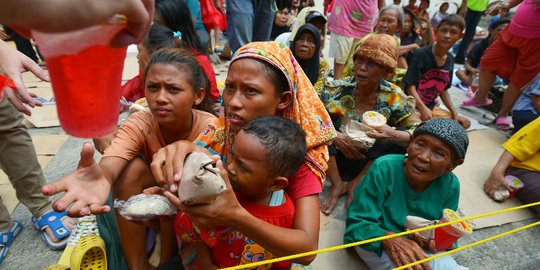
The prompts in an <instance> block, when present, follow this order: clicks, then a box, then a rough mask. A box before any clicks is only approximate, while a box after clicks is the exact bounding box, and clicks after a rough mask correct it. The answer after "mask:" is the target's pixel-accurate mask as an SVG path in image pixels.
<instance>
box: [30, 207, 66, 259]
mask: <svg viewBox="0 0 540 270" xmlns="http://www.w3.org/2000/svg"><path fill="white" fill-rule="evenodd" d="M66 217H67V216H66V212H65V211H64V212H62V213H59V212H56V211H50V212H48V213H46V214H44V215H42V216H41V217H40V218H38V219H36V218H35V217H33V218H32V222H33V223H34V225H35V226H36V228H37V229H38V230H39V231H41V238H42V239H43V241H45V244H47V246H49V248H50V249H52V250H62V249H64V248H65V247H66V244H67V242H68V238H69V237H68V236H69V235H70V234H71V230H70V229H68V228H66V226H64V224H62V219H64V218H66ZM47 228H50V229H51V230H52V232H53V233H54V236H56V238H57V239H60V241H59V242H54V241H52V239H51V238H50V237H49V235H48V234H47V232H45V229H47Z"/></svg>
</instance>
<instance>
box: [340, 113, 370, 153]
mask: <svg viewBox="0 0 540 270" xmlns="http://www.w3.org/2000/svg"><path fill="white" fill-rule="evenodd" d="M370 130H372V128H370V127H368V126H366V125H364V124H363V123H359V122H357V121H354V120H351V121H349V122H348V123H347V125H345V130H344V133H345V134H346V135H347V136H349V138H351V140H353V141H354V142H355V144H356V145H357V146H358V147H360V148H362V149H369V148H371V147H372V146H373V144H374V143H375V141H376V139H374V138H371V137H369V136H368V135H367V133H366V132H368V131H370Z"/></svg>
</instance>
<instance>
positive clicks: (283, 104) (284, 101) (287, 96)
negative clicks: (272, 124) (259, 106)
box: [278, 91, 293, 110]
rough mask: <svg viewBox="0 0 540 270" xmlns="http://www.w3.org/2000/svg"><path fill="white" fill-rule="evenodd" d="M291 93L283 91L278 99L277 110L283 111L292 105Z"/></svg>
mask: <svg viewBox="0 0 540 270" xmlns="http://www.w3.org/2000/svg"><path fill="white" fill-rule="evenodd" d="M292 98H293V97H292V92H291V91H285V92H283V93H282V94H281V97H280V99H279V104H278V109H279V110H284V109H285V108H287V106H289V105H290V104H291V103H292Z"/></svg>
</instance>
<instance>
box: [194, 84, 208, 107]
mask: <svg viewBox="0 0 540 270" xmlns="http://www.w3.org/2000/svg"><path fill="white" fill-rule="evenodd" d="M205 95H206V90H205V89H204V88H200V89H199V91H198V92H197V94H195V104H193V105H195V106H196V105H199V104H201V102H202V101H203V99H204V96H205Z"/></svg>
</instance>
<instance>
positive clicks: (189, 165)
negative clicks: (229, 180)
mask: <svg viewBox="0 0 540 270" xmlns="http://www.w3.org/2000/svg"><path fill="white" fill-rule="evenodd" d="M212 164H213V161H212V159H211V158H210V157H208V156H207V155H205V154H203V153H199V152H193V153H191V154H190V155H189V156H188V157H187V158H186V160H185V161H184V168H183V172H182V180H181V181H180V185H179V186H178V197H179V198H180V200H181V201H182V203H183V204H185V205H196V204H211V203H213V202H214V201H215V200H216V198H217V197H218V196H219V194H221V193H222V192H224V191H225V190H227V188H226V185H225V182H224V181H223V179H222V178H221V176H219V169H218V168H215V167H213V166H212Z"/></svg>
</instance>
